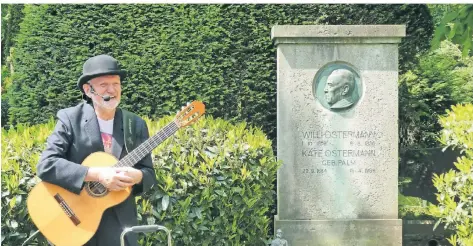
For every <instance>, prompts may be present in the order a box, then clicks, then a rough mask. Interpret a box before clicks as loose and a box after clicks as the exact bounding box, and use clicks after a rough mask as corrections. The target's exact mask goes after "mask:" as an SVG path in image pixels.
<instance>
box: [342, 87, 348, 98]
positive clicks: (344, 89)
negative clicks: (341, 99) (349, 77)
mask: <svg viewBox="0 0 473 246" xmlns="http://www.w3.org/2000/svg"><path fill="white" fill-rule="evenodd" d="M349 90H350V87H349V86H348V85H344V86H343V89H342V96H345V95H346V94H348V91H349Z"/></svg>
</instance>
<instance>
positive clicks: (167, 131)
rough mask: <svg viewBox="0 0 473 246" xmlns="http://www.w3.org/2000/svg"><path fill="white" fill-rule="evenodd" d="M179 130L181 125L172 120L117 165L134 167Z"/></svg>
mask: <svg viewBox="0 0 473 246" xmlns="http://www.w3.org/2000/svg"><path fill="white" fill-rule="evenodd" d="M177 130H179V126H178V125H177V124H176V122H174V121H172V122H171V123H169V124H168V125H166V126H165V127H164V128H163V129H161V130H160V131H159V132H158V133H156V134H155V135H154V136H152V137H150V138H149V139H148V140H146V141H145V142H143V143H142V144H140V146H138V147H137V148H135V149H134V150H133V151H131V152H130V153H129V154H128V155H126V156H125V157H124V158H123V159H121V160H120V161H119V162H118V163H117V164H115V166H116V167H132V166H134V165H135V164H136V163H138V162H139V161H140V160H141V159H143V157H145V156H146V155H147V154H149V153H151V151H153V149H155V148H156V147H158V145H159V144H161V143H162V142H163V141H164V140H166V139H167V138H168V137H170V136H172V135H173V134H174V133H175V132H176V131H177ZM125 141H126V140H125Z"/></svg>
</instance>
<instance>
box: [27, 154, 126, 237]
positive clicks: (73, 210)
mask: <svg viewBox="0 0 473 246" xmlns="http://www.w3.org/2000/svg"><path fill="white" fill-rule="evenodd" d="M117 162H118V160H117V159H116V158H115V156H113V155H110V154H108V153H105V152H96V153H93V154H91V155H89V156H88V157H87V158H86V159H85V160H84V162H83V163H82V165H84V166H87V167H112V166H114V165H115V164H116V163H117ZM97 184H98V183H97V182H87V183H86V184H85V185H84V188H83V189H82V191H81V193H80V195H76V194H74V193H72V192H70V191H68V190H66V189H63V188H61V187H59V186H57V185H53V184H50V183H47V182H40V183H38V184H37V185H36V186H35V187H34V188H33V189H32V190H31V192H30V193H29V195H28V199H27V206H28V212H29V214H30V216H31V218H32V220H33V222H34V223H35V225H36V226H37V227H38V229H39V231H40V232H41V233H42V234H43V235H44V236H45V237H46V238H47V239H48V240H49V241H50V242H52V243H53V244H54V245H56V246H76V245H77V246H80V245H84V244H85V243H86V242H87V241H89V240H90V238H92V236H93V235H94V234H95V232H96V230H97V228H98V226H99V224H100V220H101V218H102V215H103V212H104V211H105V209H107V208H109V207H112V206H115V205H117V204H119V203H121V202H123V201H124V200H125V199H126V198H127V197H128V196H129V195H130V193H131V189H130V188H127V189H125V190H122V191H112V192H110V191H107V190H106V189H104V187H103V186H100V187H97Z"/></svg>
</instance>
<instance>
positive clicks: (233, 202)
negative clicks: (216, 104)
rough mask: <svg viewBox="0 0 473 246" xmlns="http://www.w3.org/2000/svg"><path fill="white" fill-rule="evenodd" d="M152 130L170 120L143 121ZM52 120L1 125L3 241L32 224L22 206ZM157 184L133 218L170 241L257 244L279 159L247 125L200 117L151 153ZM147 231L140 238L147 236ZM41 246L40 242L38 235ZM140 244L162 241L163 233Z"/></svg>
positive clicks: (15, 240)
mask: <svg viewBox="0 0 473 246" xmlns="http://www.w3.org/2000/svg"><path fill="white" fill-rule="evenodd" d="M146 121H147V123H148V126H149V130H150V133H151V134H154V133H156V132H157V131H158V129H160V128H161V127H163V126H164V125H165V124H166V123H168V122H170V121H171V117H165V118H163V119H161V120H159V121H150V120H149V119H146ZM54 125H55V122H54V121H52V120H51V121H49V122H48V123H47V124H45V125H36V126H32V127H25V126H23V125H18V127H17V128H16V129H10V130H8V131H7V130H5V129H2V171H1V175H2V181H1V182H2V199H1V202H2V204H1V205H2V208H1V209H2V210H1V212H2V245H21V243H22V242H23V241H24V240H25V239H26V238H27V237H28V236H29V235H30V234H31V233H32V232H33V231H35V230H36V228H35V226H34V225H33V224H32V222H31V220H30V218H29V215H28V214H27V210H26V198H27V193H28V192H29V190H30V189H31V188H32V186H33V185H34V184H35V183H36V182H38V180H37V178H35V177H34V176H35V173H36V163H37V162H38V159H39V155H40V153H41V151H42V149H43V148H44V143H45V141H46V138H47V136H48V135H49V134H50V133H51V132H52V130H53V129H54ZM153 160H154V161H153V163H154V165H155V170H156V178H157V180H158V185H157V186H156V187H155V188H153V189H152V190H151V191H149V192H148V193H146V194H144V195H143V196H142V197H137V204H138V214H139V224H161V225H165V226H166V227H168V228H169V229H171V230H172V235H173V245H262V244H263V241H264V240H267V237H268V233H269V228H270V221H271V217H272V215H273V214H275V213H276V211H274V210H273V208H274V205H275V200H274V195H275V194H274V185H273V183H274V180H275V179H276V171H277V168H278V165H277V162H276V160H275V157H274V155H273V152H272V148H271V142H270V141H269V140H268V139H267V137H266V135H265V134H264V133H263V132H262V131H261V130H260V129H256V128H252V127H249V126H248V125H247V124H245V123H240V124H236V125H232V124H230V123H228V122H227V121H224V120H222V119H213V118H212V117H204V118H201V119H200V120H199V121H197V122H196V123H195V124H193V125H192V126H189V127H187V128H184V129H180V130H179V131H178V132H177V133H176V134H175V135H174V136H173V137H171V138H170V139H168V140H166V141H165V142H164V143H162V144H161V145H160V146H158V148H156V149H155V150H154V151H153ZM145 236H146V237H145ZM35 240H40V242H39V243H40V245H46V244H45V242H44V239H43V237H42V236H38V237H37V238H36V239H35ZM140 241H141V245H149V246H151V245H153V246H154V245H157V244H158V243H159V245H165V242H166V241H165V235H164V233H155V234H151V235H143V234H142V235H141V238H140Z"/></svg>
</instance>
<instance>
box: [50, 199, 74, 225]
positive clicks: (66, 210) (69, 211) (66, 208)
mask: <svg viewBox="0 0 473 246" xmlns="http://www.w3.org/2000/svg"><path fill="white" fill-rule="evenodd" d="M54 199H56V201H57V203H59V206H61V208H62V210H63V211H64V213H66V215H67V217H69V219H71V220H72V223H74V225H76V226H77V225H78V224H80V220H79V218H77V216H76V215H75V214H74V212H73V211H72V209H71V208H70V207H69V205H67V203H66V201H64V199H63V198H62V197H61V195H59V193H58V194H56V195H54Z"/></svg>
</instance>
